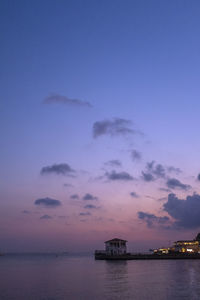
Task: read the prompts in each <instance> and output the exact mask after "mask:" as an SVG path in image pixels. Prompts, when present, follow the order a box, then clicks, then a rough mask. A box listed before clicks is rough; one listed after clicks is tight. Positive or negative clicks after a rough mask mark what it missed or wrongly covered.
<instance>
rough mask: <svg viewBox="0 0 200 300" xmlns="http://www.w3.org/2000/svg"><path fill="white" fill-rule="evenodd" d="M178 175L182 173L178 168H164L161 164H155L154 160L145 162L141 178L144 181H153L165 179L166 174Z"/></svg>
mask: <svg viewBox="0 0 200 300" xmlns="http://www.w3.org/2000/svg"><path fill="white" fill-rule="evenodd" d="M172 172H174V173H176V174H180V173H181V172H182V171H181V169H179V168H175V167H173V166H170V167H165V166H163V165H162V164H157V163H156V162H155V161H154V160H153V161H151V162H147V164H146V168H145V171H142V178H143V179H144V180H145V181H154V180H156V179H159V178H161V179H166V178H167V173H172Z"/></svg>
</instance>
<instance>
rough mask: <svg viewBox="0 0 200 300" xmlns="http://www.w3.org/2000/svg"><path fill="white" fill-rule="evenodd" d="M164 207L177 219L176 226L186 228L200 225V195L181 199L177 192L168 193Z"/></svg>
mask: <svg viewBox="0 0 200 300" xmlns="http://www.w3.org/2000/svg"><path fill="white" fill-rule="evenodd" d="M163 209H164V211H166V212H167V213H168V214H169V215H170V216H171V217H172V218H174V219H175V223H174V227H182V228H185V229H187V228H188V229H191V228H198V227H200V218H199V216H200V195H198V194H193V195H192V196H187V197H186V199H185V200H183V199H179V198H178V197H176V195H175V194H172V193H171V194H169V195H168V201H167V202H166V203H164V204H163Z"/></svg>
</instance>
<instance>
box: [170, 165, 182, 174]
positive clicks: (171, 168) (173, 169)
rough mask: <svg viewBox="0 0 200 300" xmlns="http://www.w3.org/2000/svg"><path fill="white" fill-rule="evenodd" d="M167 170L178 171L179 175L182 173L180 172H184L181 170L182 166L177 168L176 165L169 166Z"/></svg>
mask: <svg viewBox="0 0 200 300" xmlns="http://www.w3.org/2000/svg"><path fill="white" fill-rule="evenodd" d="M167 171H168V172H169V173H171V172H174V173H176V174H177V175H178V174H180V173H182V170H181V169H180V168H175V167H173V166H170V167H167Z"/></svg>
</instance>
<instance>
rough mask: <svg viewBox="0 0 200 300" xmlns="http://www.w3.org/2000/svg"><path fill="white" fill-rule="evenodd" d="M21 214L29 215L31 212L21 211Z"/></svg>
mask: <svg viewBox="0 0 200 300" xmlns="http://www.w3.org/2000/svg"><path fill="white" fill-rule="evenodd" d="M22 214H31V212H30V211H29V210H26V209H25V210H22Z"/></svg>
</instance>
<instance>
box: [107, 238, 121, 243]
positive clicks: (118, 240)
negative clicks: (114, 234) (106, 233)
mask: <svg viewBox="0 0 200 300" xmlns="http://www.w3.org/2000/svg"><path fill="white" fill-rule="evenodd" d="M109 242H127V241H126V240H122V239H118V238H114V239H112V240H108V241H105V242H104V243H109Z"/></svg>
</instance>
